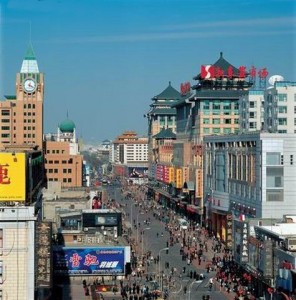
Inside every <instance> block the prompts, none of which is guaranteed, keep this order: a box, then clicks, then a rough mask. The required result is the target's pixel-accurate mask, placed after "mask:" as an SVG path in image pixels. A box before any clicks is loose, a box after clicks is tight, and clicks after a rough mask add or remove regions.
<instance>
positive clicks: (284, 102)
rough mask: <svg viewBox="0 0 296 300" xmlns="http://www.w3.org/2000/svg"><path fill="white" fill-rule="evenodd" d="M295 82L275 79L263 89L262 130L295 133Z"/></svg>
mask: <svg viewBox="0 0 296 300" xmlns="http://www.w3.org/2000/svg"><path fill="white" fill-rule="evenodd" d="M295 95H296V82H289V81H276V82H275V83H274V86H273V87H271V88H268V89H267V90H266V91H265V102H264V116H265V117H264V130H265V131H268V132H278V133H296V96H295Z"/></svg>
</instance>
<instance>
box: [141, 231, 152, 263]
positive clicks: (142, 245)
mask: <svg viewBox="0 0 296 300" xmlns="http://www.w3.org/2000/svg"><path fill="white" fill-rule="evenodd" d="M145 230H150V227H147V228H144V229H143V236H142V252H141V254H142V259H143V252H144V250H143V249H144V231H145Z"/></svg>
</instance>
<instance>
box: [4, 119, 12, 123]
mask: <svg viewBox="0 0 296 300" xmlns="http://www.w3.org/2000/svg"><path fill="white" fill-rule="evenodd" d="M2 123H10V120H9V119H2Z"/></svg>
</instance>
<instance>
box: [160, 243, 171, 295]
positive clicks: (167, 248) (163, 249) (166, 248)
mask: <svg viewBox="0 0 296 300" xmlns="http://www.w3.org/2000/svg"><path fill="white" fill-rule="evenodd" d="M166 250H169V247H165V248H162V249H160V250H159V252H158V274H159V286H160V290H161V292H162V280H160V253H161V252H162V251H166Z"/></svg>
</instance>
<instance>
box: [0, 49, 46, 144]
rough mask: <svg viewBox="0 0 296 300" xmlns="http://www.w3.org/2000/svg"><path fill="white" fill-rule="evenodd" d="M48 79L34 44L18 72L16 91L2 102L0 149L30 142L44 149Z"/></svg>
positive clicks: (0, 110) (0, 107) (0, 112)
mask: <svg viewBox="0 0 296 300" xmlns="http://www.w3.org/2000/svg"><path fill="white" fill-rule="evenodd" d="M43 97H44V78H43V73H41V72H39V68H38V64H37V60H36V58H35V54H34V52H33V48H32V46H31V45H30V46H29V48H28V50H27V53H26V55H25V57H24V59H23V62H22V66H21V69H20V72H19V73H17V75H16V94H15V95H7V96H5V98H6V99H5V100H4V101H1V102H0V116H1V120H0V122H1V126H0V150H1V149H2V150H3V149H6V147H7V146H9V145H13V146H18V145H22V146H23V145H27V146H30V147H32V148H35V149H37V148H38V149H39V150H41V149H42V146H43V145H42V141H43Z"/></svg>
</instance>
